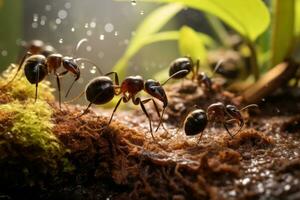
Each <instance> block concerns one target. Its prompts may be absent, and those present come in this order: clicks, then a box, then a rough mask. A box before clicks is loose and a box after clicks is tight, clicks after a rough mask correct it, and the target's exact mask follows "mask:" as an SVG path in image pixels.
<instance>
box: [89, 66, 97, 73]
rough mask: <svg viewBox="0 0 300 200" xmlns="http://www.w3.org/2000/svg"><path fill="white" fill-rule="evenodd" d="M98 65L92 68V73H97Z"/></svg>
mask: <svg viewBox="0 0 300 200" xmlns="http://www.w3.org/2000/svg"><path fill="white" fill-rule="evenodd" d="M96 69H97V68H96V66H93V67H92V69H91V70H90V72H91V74H95V73H96Z"/></svg>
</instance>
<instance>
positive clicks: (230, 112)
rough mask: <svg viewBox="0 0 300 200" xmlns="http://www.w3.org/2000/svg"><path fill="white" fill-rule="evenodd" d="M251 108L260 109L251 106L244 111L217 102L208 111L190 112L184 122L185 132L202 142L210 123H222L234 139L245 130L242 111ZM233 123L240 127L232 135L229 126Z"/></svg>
mask: <svg viewBox="0 0 300 200" xmlns="http://www.w3.org/2000/svg"><path fill="white" fill-rule="evenodd" d="M250 107H258V106H257V105H256V104H250V105H248V106H245V107H244V108H242V109H240V110H239V109H238V108H237V107H236V106H234V105H230V104H229V105H226V106H225V105H224V104H223V103H222V102H217V103H213V104H211V105H210V106H209V107H208V108H207V111H206V112H205V111H204V110H202V109H200V108H198V109H196V110H194V111H192V112H190V113H189V114H188V115H187V117H186V118H185V120H184V124H183V127H184V132H185V134H186V135H187V136H194V135H198V134H199V133H200V136H199V140H198V141H200V140H201V137H202V134H203V131H204V129H205V128H206V126H207V124H208V122H219V123H222V124H223V126H224V128H225V130H226V131H227V133H228V134H229V135H230V137H231V138H233V137H234V136H235V135H236V134H238V133H239V132H240V131H241V129H242V128H243V126H244V124H245V122H244V118H243V116H242V114H241V111H243V110H245V109H248V108H250ZM232 122H237V123H238V125H239V129H238V130H237V131H236V132H235V133H234V134H232V133H231V132H230V131H229V128H228V126H227V125H228V124H230V123H232Z"/></svg>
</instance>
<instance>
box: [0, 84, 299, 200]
mask: <svg viewBox="0 0 300 200" xmlns="http://www.w3.org/2000/svg"><path fill="white" fill-rule="evenodd" d="M179 84H181V83H178V85H174V86H170V88H168V89H167V91H169V92H168V93H169V106H168V109H167V110H166V115H165V118H164V126H165V128H166V130H167V131H165V130H164V129H163V128H160V129H159V130H158V132H157V133H155V134H154V137H155V141H154V140H153V139H152V138H151V134H150V133H149V124H148V121H147V118H146V117H145V115H144V114H143V113H142V112H141V111H140V110H138V109H137V110H131V109H130V110H129V111H118V112H117V113H116V116H115V118H114V120H113V123H112V124H111V125H110V126H109V127H106V125H107V121H108V117H109V116H110V114H111V110H102V109H101V110H100V109H95V110H94V111H95V112H96V114H95V113H94V112H90V113H88V114H86V115H85V116H82V117H81V118H77V117H76V116H78V115H79V114H80V112H81V110H83V109H84V107H80V106H78V107H76V106H72V105H69V106H63V110H62V111H60V110H59V109H58V107H57V104H52V106H53V107H54V108H55V109H56V112H55V114H54V116H53V122H54V124H55V127H54V129H53V131H54V133H55V134H56V135H57V137H58V138H59V139H60V141H61V142H62V143H63V144H64V145H65V147H67V148H68V149H69V154H68V159H69V160H70V161H71V162H72V163H73V164H74V166H75V167H76V168H75V171H73V172H72V174H63V175H62V176H61V177H60V179H61V180H55V181H54V182H53V183H51V184H49V185H45V186H44V187H43V188H42V189H41V188H39V189H37V188H22V189H11V191H9V192H8V193H4V194H3V195H2V196H0V199H1V198H2V199H21V197H25V196H26V195H27V196H26V197H30V198H34V199H37V198H38V199H174V200H175V199H176V200H177V199H260V200H263V199H274V200H275V199H278V200H279V199H287V200H296V199H300V192H299V191H300V156H299V155H300V148H299V143H300V115H298V114H297V113H300V112H299V111H300V109H299V108H300V106H299V102H300V98H299V97H298V96H297V95H295V96H291V97H290V98H286V94H284V93H279V94H278V95H277V96H273V97H270V98H267V99H264V100H263V101H262V103H261V104H260V105H259V109H255V110H253V111H251V112H249V113H248V112H243V117H244V119H245V121H246V125H245V126H244V128H243V129H242V131H240V132H239V134H237V135H236V136H235V137H234V138H231V137H230V136H229V135H228V134H227V132H226V131H225V130H224V128H223V127H222V125H220V124H214V123H209V124H208V126H207V128H206V129H205V131H204V133H203V136H202V138H201V140H200V141H199V142H198V136H193V137H187V136H186V135H185V134H184V133H183V131H182V130H181V129H180V130H178V127H180V125H181V122H182V121H183V119H184V116H185V115H186V114H187V113H188V112H189V111H190V110H193V109H194V108H193V106H194V105H195V104H197V105H198V106H200V107H201V108H203V109H205V108H206V107H207V106H208V105H209V104H211V103H215V102H217V101H222V102H224V103H226V104H228V103H231V104H235V105H237V106H238V107H239V108H240V107H242V105H240V103H241V99H240V98H239V97H237V96H236V95H233V94H231V93H228V92H222V91H218V92H215V93H206V92H205V91H203V90H202V89H201V88H200V89H199V88H198V87H195V86H193V84H191V83H189V82H187V83H186V82H185V87H179ZM217 90H218V89H217V88H216V91H217ZM147 109H148V111H149V113H150V114H151V116H152V118H153V121H154V124H153V125H154V127H156V126H157V122H158V118H157V116H156V114H155V112H154V111H153V109H152V107H151V105H150V104H149V105H148V107H147ZM235 128H236V127H233V129H235ZM16 192H19V193H16ZM16 194H17V195H16Z"/></svg>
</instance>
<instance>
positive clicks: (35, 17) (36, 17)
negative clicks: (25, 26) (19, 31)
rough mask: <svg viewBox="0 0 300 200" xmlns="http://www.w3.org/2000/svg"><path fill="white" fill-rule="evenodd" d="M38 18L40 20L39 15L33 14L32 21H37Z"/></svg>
mask: <svg viewBox="0 0 300 200" xmlns="http://www.w3.org/2000/svg"><path fill="white" fill-rule="evenodd" d="M38 20H39V15H38V14H36V13H35V14H33V17H32V21H34V22H37V21H38Z"/></svg>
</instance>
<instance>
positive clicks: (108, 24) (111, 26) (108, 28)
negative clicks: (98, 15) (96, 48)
mask: <svg viewBox="0 0 300 200" xmlns="http://www.w3.org/2000/svg"><path fill="white" fill-rule="evenodd" d="M104 30H105V31H106V32H108V33H110V32H112V31H113V30H114V25H112V24H111V23H107V24H105V26H104Z"/></svg>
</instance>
